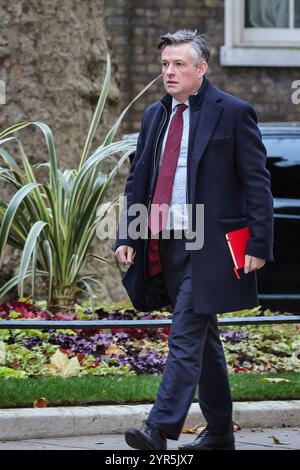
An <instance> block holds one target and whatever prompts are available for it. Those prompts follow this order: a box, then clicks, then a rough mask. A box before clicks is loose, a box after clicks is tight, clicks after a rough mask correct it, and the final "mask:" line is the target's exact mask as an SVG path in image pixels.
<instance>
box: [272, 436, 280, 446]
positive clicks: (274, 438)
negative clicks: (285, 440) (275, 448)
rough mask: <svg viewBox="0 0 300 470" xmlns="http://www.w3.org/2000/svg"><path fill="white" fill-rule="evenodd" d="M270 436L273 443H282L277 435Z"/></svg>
mask: <svg viewBox="0 0 300 470" xmlns="http://www.w3.org/2000/svg"><path fill="white" fill-rule="evenodd" d="M271 437H272V439H273V442H274V444H282V442H280V440H279V439H278V438H277V437H275V436H271Z"/></svg>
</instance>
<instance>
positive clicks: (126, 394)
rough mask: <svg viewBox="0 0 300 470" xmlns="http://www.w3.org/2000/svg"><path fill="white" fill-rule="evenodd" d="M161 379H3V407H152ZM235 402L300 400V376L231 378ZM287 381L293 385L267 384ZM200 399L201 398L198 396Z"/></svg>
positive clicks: (0, 386)
mask: <svg viewBox="0 0 300 470" xmlns="http://www.w3.org/2000/svg"><path fill="white" fill-rule="evenodd" d="M161 378H162V377H161V376H154V375H141V376H127V377H126V376H122V377H116V376H114V377H112V376H111V377H97V376H90V375H89V376H82V377H70V378H64V379H63V378H57V377H55V378H32V379H16V378H8V379H3V378H1V379H0V407H1V408H8V407H32V406H33V402H34V400H37V399H39V398H41V397H45V398H47V400H48V401H49V406H66V405H74V406H75V405H92V404H93V405H96V404H98V405H100V404H107V405H108V404H130V403H152V402H153V401H154V400H155V397H156V393H157V389H158V387H159V384H160V382H161ZM229 378H230V385H231V390H232V396H233V400H234V401H247V400H297V399H300V374H299V373H292V372H285V373H281V374H250V373H249V374H230V376H229ZM263 378H284V379H287V380H289V382H280V383H273V382H265V381H262V380H261V379H263ZM195 397H197V395H195Z"/></svg>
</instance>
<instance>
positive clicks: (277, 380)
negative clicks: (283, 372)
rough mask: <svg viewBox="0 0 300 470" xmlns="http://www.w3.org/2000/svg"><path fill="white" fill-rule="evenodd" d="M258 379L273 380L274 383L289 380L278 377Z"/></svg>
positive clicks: (262, 380)
mask: <svg viewBox="0 0 300 470" xmlns="http://www.w3.org/2000/svg"><path fill="white" fill-rule="evenodd" d="M259 380H261V382H275V383H280V382H289V380H288V379H281V378H280V377H277V378H273V379H271V378H270V379H268V378H263V379H259Z"/></svg>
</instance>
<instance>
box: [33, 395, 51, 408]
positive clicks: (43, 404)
mask: <svg viewBox="0 0 300 470" xmlns="http://www.w3.org/2000/svg"><path fill="white" fill-rule="evenodd" d="M48 405H49V401H48V400H47V398H45V397H41V398H39V399H38V400H34V402H33V408H47V406H48Z"/></svg>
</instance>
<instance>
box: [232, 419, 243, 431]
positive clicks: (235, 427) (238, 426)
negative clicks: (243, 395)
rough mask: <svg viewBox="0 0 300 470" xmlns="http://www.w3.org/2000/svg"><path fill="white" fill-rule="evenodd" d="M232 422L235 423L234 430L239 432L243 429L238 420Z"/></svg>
mask: <svg viewBox="0 0 300 470" xmlns="http://www.w3.org/2000/svg"><path fill="white" fill-rule="evenodd" d="M232 424H233V432H238V431H240V430H241V429H242V428H241V426H240V425H239V423H238V422H237V421H233V422H232Z"/></svg>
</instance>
